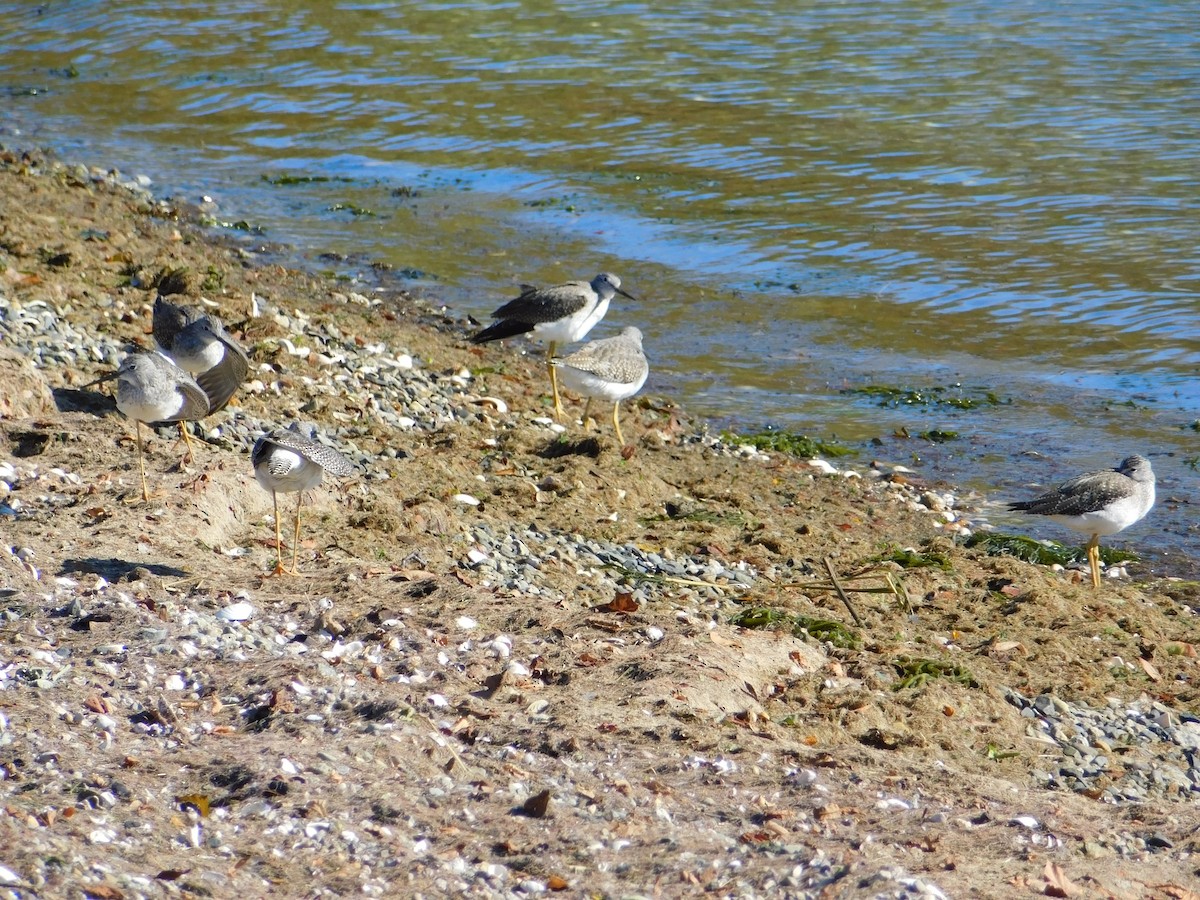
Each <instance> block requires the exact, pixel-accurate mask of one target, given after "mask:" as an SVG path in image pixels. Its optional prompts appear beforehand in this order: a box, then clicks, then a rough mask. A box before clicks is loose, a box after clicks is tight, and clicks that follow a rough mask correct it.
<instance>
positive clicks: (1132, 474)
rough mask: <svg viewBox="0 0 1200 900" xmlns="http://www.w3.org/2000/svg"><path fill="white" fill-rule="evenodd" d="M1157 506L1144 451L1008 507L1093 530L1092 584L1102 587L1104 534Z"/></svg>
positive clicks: (1090, 543) (1089, 547)
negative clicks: (1101, 553)
mask: <svg viewBox="0 0 1200 900" xmlns="http://www.w3.org/2000/svg"><path fill="white" fill-rule="evenodd" d="M1153 505H1154V470H1153V469H1151V468H1150V461H1149V460H1148V459H1146V458H1145V457H1143V456H1129V457H1126V458H1125V459H1123V460H1122V461H1121V465H1119V466H1117V468H1115V469H1102V470H1100V471H1098V472H1088V473H1086V474H1084V475H1079V476H1078V477H1076V478H1072V479H1071V480H1070V481H1065V482H1063V483H1062V484H1060V485H1059V486H1058V487H1056V488H1055V489H1054V490H1052V491H1049V492H1047V493H1045V494H1042V495H1041V496H1040V497H1035V498H1034V499H1032V500H1025V501H1021V502H1018V503H1010V504H1008V508H1009V509H1011V510H1016V511H1020V512H1028V513H1033V514H1034V515H1038V516H1046V517H1047V518H1049V519H1052V520H1053V521H1055V522H1058V523H1059V524H1060V525H1065V526H1067V527H1068V528H1072V529H1074V530H1075V531H1082V532H1084V533H1087V534H1091V536H1092V537H1091V540H1090V541H1088V543H1087V556H1088V565H1089V566H1090V567H1091V570H1092V586H1093V587H1100V537H1101V535H1110V534H1116V533H1117V532H1119V531H1124V530H1125V529H1126V528H1128V527H1129V526H1130V525H1132V524H1133V523H1134V522H1137V521H1140V520H1141V519H1142V518H1143V517H1144V516H1145V515H1146V513H1148V512H1150V507H1152V506H1153Z"/></svg>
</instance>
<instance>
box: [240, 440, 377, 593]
mask: <svg viewBox="0 0 1200 900" xmlns="http://www.w3.org/2000/svg"><path fill="white" fill-rule="evenodd" d="M306 432H307V433H306ZM250 458H251V460H252V461H253V463H254V478H255V480H257V481H258V483H259V484H260V485H262V487H263V489H264V490H267V491H270V492H271V502H272V503H273V504H274V505H275V574H276V575H282V574H284V572H286V571H288V570H287V569H284V567H283V539H282V537H281V536H280V534H279V492H281V491H282V492H284V493H288V492H292V491H295V492H296V529H295V534H294V536H293V539H292V568H291V570H290V574H292V575H299V574H300V573H299V572H298V571H297V569H296V562H297V560H298V558H299V554H300V503H301V502H302V501H303V499H304V491H307V490H311V489H312V488H315V487H316V486H317V485H319V484H320V483H321V478H322V476H324V474H325V473H326V472H328V473H329V474H330V475H336V476H338V477H339V478H340V477H345V476H346V475H349V474H350V473H351V472H353V471H354V465H353V464H352V463H351V462H350V460H348V459H346V457H344V456H342V454H340V453H338V452H337V451H336V450H334V449H333V448H332V447H327V446H326V445H325V444H322V443H319V442H318V441H317V440H315V434H314V430H313V429H312V428H311V426H310V427H307V428H303V427H302V426H300V425H296V424H293V425H292V426H291V427H289V428H277V429H276V430H275V431H272V432H271V433H270V434H264V435H263V436H262V437H260V438H259V439H258V440H257V441H256V442H255V444H254V450H253V451H252V452H251V454H250Z"/></svg>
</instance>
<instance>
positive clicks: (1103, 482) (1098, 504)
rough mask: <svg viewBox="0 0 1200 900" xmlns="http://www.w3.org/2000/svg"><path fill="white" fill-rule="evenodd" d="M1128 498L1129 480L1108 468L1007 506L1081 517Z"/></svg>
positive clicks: (1039, 513) (1046, 514) (1048, 513)
mask: <svg viewBox="0 0 1200 900" xmlns="http://www.w3.org/2000/svg"><path fill="white" fill-rule="evenodd" d="M1128 495H1129V479H1128V478H1127V477H1126V476H1124V475H1121V474H1120V473H1119V472H1115V471H1113V470H1112V469H1104V470H1102V471H1099V472H1087V473H1086V474H1083V475H1078V476H1076V477H1075V478H1072V479H1071V480H1070V481H1064V482H1063V483H1062V484H1061V485H1059V487H1057V488H1056V489H1055V490H1053V491H1048V492H1047V493H1045V494H1042V495H1041V496H1040V497H1034V498H1033V499H1032V500H1025V501H1021V502H1019V503H1011V504H1009V506H1010V507H1011V508H1012V509H1014V510H1020V511H1023V512H1031V513H1034V514H1035V515H1041V516H1082V515H1084V514H1085V513H1090V512H1096V511H1098V510H1101V509H1103V508H1104V507H1106V506H1108V504H1110V503H1113V502H1114V501H1117V500H1120V499H1121V498H1122V497H1127V496H1128Z"/></svg>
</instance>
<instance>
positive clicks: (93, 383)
mask: <svg viewBox="0 0 1200 900" xmlns="http://www.w3.org/2000/svg"><path fill="white" fill-rule="evenodd" d="M120 374H121V373H120V372H119V371H118V372H112V373H110V374H108V375H102V376H101V377H99V378H97V379H96V380H95V381H89V382H88V383H87V384H85V385H84V387H85V388H90V387H95V386H96V385H98V384H104V382H106V381H112V380H113V379H114V378H116V377H117V376H118V375H120Z"/></svg>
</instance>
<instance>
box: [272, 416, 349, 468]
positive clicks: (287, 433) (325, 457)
mask: <svg viewBox="0 0 1200 900" xmlns="http://www.w3.org/2000/svg"><path fill="white" fill-rule="evenodd" d="M260 440H263V439H260ZM265 440H267V441H270V442H271V443H272V444H275V445H276V446H279V447H283V448H284V449H285V450H291V451H292V452H294V453H299V454H300V455H301V456H303V457H304V458H305V459H308V460H311V461H312V462H315V463H316V464H317V465H318V466H320V467H321V468H322V469H324V470H325V471H326V472H328V473H329V474H330V475H337V476H339V477H342V478H344V477H345V476H347V475H349V474H351V473H352V472H353V471H354V464H353V463H352V462H350V460H348V459H346V457H344V456H342V454H340V453H338V452H337V451H336V450H334V449H333V448H332V447H328V446H326V445H325V444H322V443H320V442H319V441H315V440H313V439H312V438H310V437H306V436H305V435H303V434H300V433H299V432H297V431H293V430H292V429H290V428H278V429H276V430H275V431H272V432H271V433H270V434H269V435H267V437H266V438H265Z"/></svg>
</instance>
